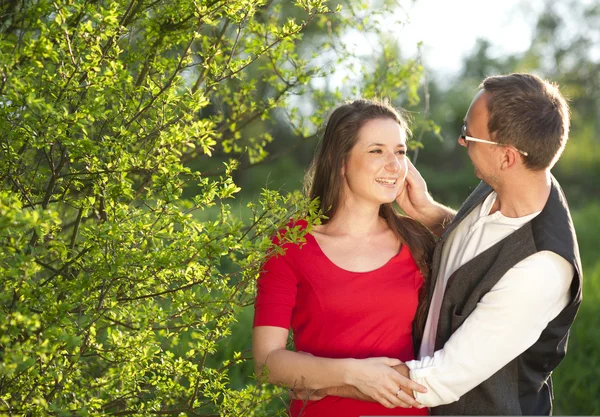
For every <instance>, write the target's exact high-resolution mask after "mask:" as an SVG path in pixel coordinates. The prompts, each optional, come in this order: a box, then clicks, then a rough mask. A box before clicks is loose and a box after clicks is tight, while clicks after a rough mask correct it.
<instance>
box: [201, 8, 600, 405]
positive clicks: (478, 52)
mask: <svg viewBox="0 0 600 417" xmlns="http://www.w3.org/2000/svg"><path fill="white" fill-rule="evenodd" d="M519 10H522V9H518V8H517V9H514V10H513V11H514V12H515V13H517V14H518V13H519ZM565 10H566V11H568V13H565ZM528 16H529V17H531V14H529V15H528ZM515 17H518V16H515ZM521 17H522V16H521ZM534 17H535V18H534V19H533V20H532V28H531V29H532V40H531V42H530V44H529V47H528V48H527V50H526V51H524V52H522V53H518V54H513V55H498V53H497V48H496V47H495V44H494V43H493V42H492V41H490V40H487V39H478V40H477V41H476V43H475V47H474V48H473V49H472V50H471V51H470V53H468V54H467V56H466V57H465V58H464V59H463V60H462V68H461V70H460V71H459V72H458V73H457V74H453V75H444V74H439V73H435V71H434V70H435V68H427V65H426V63H424V70H425V74H426V75H428V76H427V77H425V81H424V82H423V83H422V85H421V90H420V91H419V95H420V96H421V97H422V98H423V99H422V100H424V101H422V102H421V103H420V104H419V105H418V106H414V107H411V106H410V105H407V103H403V102H400V103H399V104H401V105H403V106H405V107H407V109H408V110H409V111H410V112H411V113H412V116H413V118H414V119H415V125H414V128H413V139H414V140H419V141H420V142H422V143H423V145H424V147H423V148H422V149H418V150H416V151H413V152H411V157H412V159H413V160H414V161H416V166H417V168H418V169H419V170H420V172H421V173H422V175H423V176H424V178H425V179H426V181H427V183H428V186H429V189H430V191H431V194H432V195H433V196H434V198H435V199H436V200H438V201H440V202H442V203H444V204H447V205H450V206H452V207H454V208H458V207H459V206H460V203H461V202H462V201H463V200H464V199H465V198H466V196H467V195H468V194H469V193H470V191H471V190H472V189H473V188H474V187H475V186H476V185H477V183H478V180H477V179H476V178H475V176H474V175H473V169H472V166H471V164H470V161H469V160H468V157H467V155H466V153H465V152H464V149H462V148H461V147H460V146H458V145H457V143H456V139H457V136H458V132H459V130H460V127H461V126H462V119H463V117H464V115H465V113H466V111H467V108H468V106H469V104H470V102H471V99H472V97H473V95H474V94H475V92H476V91H477V87H478V85H479V83H480V82H481V81H482V80H483V78H485V77H486V76H488V75H492V74H502V73H510V72H525V71H526V72H534V73H536V74H538V75H540V76H542V77H543V78H547V79H550V80H552V81H555V82H557V83H559V84H560V88H561V91H562V92H563V94H565V96H567V97H568V99H569V100H570V106H571V112H572V128H571V134H570V139H569V143H568V145H567V147H566V150H565V152H564V154H563V156H562V158H561V160H560V161H559V163H558V164H557V165H556V166H555V168H554V169H553V174H554V175H555V176H556V177H557V178H558V180H559V181H560V183H561V184H562V186H563V189H564V191H565V193H566V196H567V199H568V201H569V204H570V207H571V212H572V215H573V219H574V222H575V226H576V230H577V235H578V239H579V244H580V250H581V257H582V262H583V271H584V301H583V304H582V307H581V310H580V312H579V315H578V317H577V320H576V322H575V325H574V327H573V330H572V334H571V337H570V341H569V347H568V354H567V357H566V359H565V360H564V361H563V363H562V364H561V365H560V366H559V367H558V369H557V370H556V371H555V374H554V377H553V378H554V387H555V388H554V394H555V410H554V414H562V415H598V414H600V382H599V379H600V378H598V377H599V376H600V338H599V337H598V336H597V333H596V332H595V329H597V328H598V324H599V321H600V314H599V311H598V305H599V304H600V261H599V260H598V259H597V258H596V256H595V249H596V248H597V247H598V245H599V244H600V237H599V236H600V224H599V223H600V222H599V219H600V181H598V178H599V177H600V175H599V174H600V127H599V125H598V123H599V122H598V120H600V53H599V52H598V49H599V46H600V3H599V2H589V1H577V2H569V1H562V2H558V3H556V2H545V3H544V4H543V7H542V10H541V11H540V12H539V13H536V15H535V16H534ZM504 18H506V19H510V18H511V17H510V16H505V17H504ZM465 26H466V22H465V21H463V22H462V23H461V24H459V25H458V26H455V25H453V30H464V29H465ZM504 35H505V34H503V33H498V34H497V36H498V37H502V36H504ZM395 46H396V52H395V53H396V54H397V59H399V60H406V59H407V58H412V57H406V56H404V54H403V50H402V46H401V45H395ZM417 59H419V57H417ZM331 90H332V91H333V90H334V87H333V86H332V87H331ZM343 98H345V99H350V98H354V97H351V96H344V97H343ZM320 110H321V111H328V110H329V109H320ZM307 112H308V113H309V112H310V109H309V110H308V111H307ZM422 119H430V120H432V121H433V123H431V124H429V123H425V124H424V123H420V121H421V120H422ZM274 131H275V133H274V134H273V137H274V140H273V142H272V143H270V144H269V146H268V151H269V153H270V155H274V156H275V157H272V158H269V159H267V161H266V162H265V163H261V164H258V165H256V166H252V167H248V168H245V167H244V166H242V169H240V170H239V171H237V172H236V173H235V180H236V183H237V184H238V185H239V186H240V187H241V188H242V192H241V193H240V194H238V196H237V197H236V199H237V200H238V202H239V210H240V211H244V210H245V209H244V208H243V207H244V206H245V204H246V203H247V202H248V201H250V200H253V199H254V198H256V195H257V194H258V193H259V192H260V190H261V189H262V188H270V189H281V190H287V191H291V190H295V189H301V187H302V178H303V176H304V172H305V169H306V168H307V166H308V164H309V162H310V159H311V157H312V155H313V151H314V148H315V145H316V143H317V140H318V135H317V136H310V137H308V138H306V137H303V138H301V137H300V136H295V135H294V133H293V130H292V129H291V128H289V126H288V125H287V122H286V119H285V117H282V118H281V119H280V120H278V121H277V126H276V127H275V128H274ZM236 204H237V203H236ZM203 216H207V217H210V212H205V213H203ZM252 314H253V309H252V307H251V306H250V307H246V308H245V309H244V310H243V311H242V313H241V314H240V316H239V317H238V323H237V324H236V325H235V327H234V328H233V332H232V336H231V337H230V338H229V339H228V340H227V341H226V342H225V343H222V344H221V345H220V353H219V355H218V356H220V357H221V358H226V357H230V356H231V355H232V354H233V352H235V351H241V352H248V351H249V350H250V348H251V325H252ZM251 374H252V363H251V362H250V361H248V362H246V363H245V364H243V365H241V366H238V367H237V368H235V369H232V371H231V373H230V377H231V382H232V384H233V385H234V386H239V387H240V388H241V387H243V386H245V385H246V384H247V383H250V382H251Z"/></svg>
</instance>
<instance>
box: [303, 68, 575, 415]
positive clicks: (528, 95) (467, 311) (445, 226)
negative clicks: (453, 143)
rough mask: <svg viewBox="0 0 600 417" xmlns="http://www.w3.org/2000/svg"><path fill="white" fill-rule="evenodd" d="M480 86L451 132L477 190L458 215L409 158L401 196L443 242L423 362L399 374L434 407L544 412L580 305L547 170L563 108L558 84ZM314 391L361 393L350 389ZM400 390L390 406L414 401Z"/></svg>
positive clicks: (558, 149)
mask: <svg viewBox="0 0 600 417" xmlns="http://www.w3.org/2000/svg"><path fill="white" fill-rule="evenodd" d="M480 88H481V90H480V91H479V93H478V94H477V95H476V96H475V98H474V99H473V102H472V103H471V106H470V108H469V110H468V112H467V115H466V118H465V124H464V126H463V128H462V132H461V135H460V137H459V139H458V141H459V144H460V145H462V146H463V147H465V148H466V150H467V152H468V154H469V157H470V159H471V161H472V163H473V165H474V167H475V175H476V176H477V177H478V178H479V179H481V180H482V182H481V183H480V185H479V186H478V187H477V188H476V189H475V190H474V191H473V193H472V194H471V195H470V196H469V197H468V198H467V200H466V201H465V203H464V204H463V206H462V207H461V209H460V210H459V211H458V213H455V212H454V211H453V210H451V209H449V208H447V207H444V206H442V205H440V204H438V203H436V202H435V201H433V199H431V197H430V196H429V194H428V193H427V186H426V184H425V182H424V181H423V179H422V178H421V176H420V174H419V173H418V171H417V170H416V169H415V168H414V166H412V165H411V164H410V163H409V172H408V176H407V180H406V181H407V186H406V187H405V188H404V191H403V192H402V194H400V195H399V196H398V199H397V202H398V204H399V205H400V206H401V207H402V209H403V210H404V211H405V212H406V214H407V215H409V216H411V217H413V218H415V219H417V220H419V221H421V222H422V223H424V224H425V225H426V226H428V227H429V228H430V229H431V230H432V231H434V233H436V234H438V235H439V236H441V237H440V240H439V242H438V244H437V246H436V250H435V253H434V258H433V266H432V274H431V280H430V284H429V290H430V292H429V302H430V305H429V313H428V317H427V322H426V324H425V328H424V336H423V340H422V343H421V346H420V351H419V357H420V359H419V360H415V361H410V362H407V363H406V364H404V365H400V367H397V368H396V369H397V370H398V371H399V372H401V373H402V374H404V375H405V376H408V375H409V374H410V378H411V379H412V380H414V381H415V382H418V383H419V384H422V385H423V386H425V387H426V388H427V392H426V393H422V392H417V391H414V392H412V391H410V390H407V387H401V388H402V389H403V390H405V391H408V392H410V393H414V397H415V399H416V401H418V402H419V403H420V404H423V405H424V406H427V407H432V409H431V412H432V414H444V415H451V414H467V415H476V414H488V415H493V414H496V415H521V414H523V415H543V414H546V415H548V414H550V413H551V412H552V382H551V378H550V375H551V373H552V371H553V370H554V369H555V368H556V367H557V366H558V364H559V363H560V361H561V360H562V358H563V357H564V355H565V353H566V347H567V338H568V335H569V329H570V327H571V324H572V323H573V320H574V318H575V315H576V313H577V310H578V308H579V305H580V303H581V285H582V273H581V263H580V259H579V249H578V246H577V240H576V237H575V232H574V228H573V224H572V221H571V217H570V214H569V209H568V206H567V202H566V200H565V198H564V195H563V192H562V190H561V188H560V186H559V184H558V182H557V181H556V179H555V178H554V177H553V176H552V175H551V174H550V169H551V168H552V166H553V165H554V164H555V163H556V161H557V160H558V158H559V157H560V154H561V153H562V151H563V149H564V146H565V144H566V141H567V138H568V132H569V110H568V106H567V104H566V102H565V100H564V98H563V97H562V95H561V94H560V92H559V91H558V88H557V87H556V86H554V85H552V84H550V83H548V82H547V81H543V80H541V79H540V78H539V77H537V76H534V75H530V74H512V75H508V76H495V77H489V78H487V79H485V80H484V82H483V83H482V84H481V86H480ZM408 381H409V380H408V379H407V383H408ZM297 394H298V393H297ZM301 394H305V393H301ZM315 394H316V395H315ZM313 395H314V397H311V399H312V398H314V399H317V398H318V396H319V395H340V396H354V397H358V398H363V399H364V396H362V395H360V393H358V392H356V390H355V389H353V387H338V388H331V389H328V390H325V391H324V392H317V393H314V394H313ZM396 395H397V397H398V404H395V405H403V404H404V405H415V403H414V402H412V401H413V400H412V399H410V398H409V399H407V396H406V395H405V393H402V392H401V391H400V390H398V392H397V393H396Z"/></svg>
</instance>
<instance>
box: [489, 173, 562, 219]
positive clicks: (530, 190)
mask: <svg viewBox="0 0 600 417" xmlns="http://www.w3.org/2000/svg"><path fill="white" fill-rule="evenodd" d="M493 188H494V191H496V193H497V194H498V195H497V197H496V201H495V203H494V205H493V206H492V209H491V210H490V214H492V213H494V212H496V211H498V210H500V212H501V213H502V214H503V215H504V216H506V217H513V218H516V217H523V216H527V215H529V214H532V213H536V212H538V211H541V210H542V209H543V208H544V206H545V205H546V202H547V201H548V197H549V196H550V188H551V179H550V171H548V170H545V171H537V172H531V171H527V172H524V173H521V175H516V176H514V177H512V178H508V179H507V180H506V181H504V183H502V184H498V185H496V186H495V187H493Z"/></svg>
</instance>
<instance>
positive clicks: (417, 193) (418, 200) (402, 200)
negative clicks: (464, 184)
mask: <svg viewBox="0 0 600 417" xmlns="http://www.w3.org/2000/svg"><path fill="white" fill-rule="evenodd" d="M406 164H407V167H408V170H407V172H406V179H405V180H404V187H402V189H401V190H400V194H398V195H397V196H396V202H397V203H398V205H399V206H400V208H401V209H402V211H404V212H405V213H406V215H407V216H410V217H412V218H413V219H416V220H419V221H422V219H421V218H420V217H421V216H422V214H423V212H426V211H427V210H428V208H430V207H431V206H433V205H434V204H435V202H434V201H433V199H432V198H431V196H430V195H429V192H428V191H427V183H425V180H424V179H423V177H422V176H421V173H420V172H419V171H417V168H415V166H414V165H413V163H412V162H411V161H410V159H408V158H406ZM422 223H426V222H423V221H422Z"/></svg>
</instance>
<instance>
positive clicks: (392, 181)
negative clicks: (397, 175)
mask: <svg viewBox="0 0 600 417" xmlns="http://www.w3.org/2000/svg"><path fill="white" fill-rule="evenodd" d="M375 181H377V182H378V183H381V184H390V185H393V184H396V180H390V179H386V178H376V179H375Z"/></svg>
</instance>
